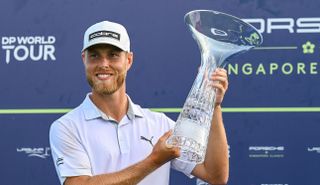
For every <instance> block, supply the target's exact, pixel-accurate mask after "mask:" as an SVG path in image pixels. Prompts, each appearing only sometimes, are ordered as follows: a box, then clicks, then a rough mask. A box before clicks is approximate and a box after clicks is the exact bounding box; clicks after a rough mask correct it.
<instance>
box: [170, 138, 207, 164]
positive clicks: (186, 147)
mask: <svg viewBox="0 0 320 185" xmlns="http://www.w3.org/2000/svg"><path fill="white" fill-rule="evenodd" d="M168 144H171V145H173V146H175V147H179V148H180V157H179V158H178V160H181V161H186V162H195V163H202V162H203V161H204V156H205V151H206V147H205V146H203V145H201V144H200V143H198V142H196V141H195V140H194V139H191V138H186V137H183V136H172V137H171V138H170V139H169V140H168Z"/></svg>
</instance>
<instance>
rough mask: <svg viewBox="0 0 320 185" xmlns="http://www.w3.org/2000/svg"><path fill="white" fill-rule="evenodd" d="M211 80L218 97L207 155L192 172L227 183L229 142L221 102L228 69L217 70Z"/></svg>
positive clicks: (226, 86)
mask: <svg viewBox="0 0 320 185" xmlns="http://www.w3.org/2000/svg"><path fill="white" fill-rule="evenodd" d="M211 80H212V81H213V84H212V87H214V88H215V89H216V99H215V105H214V112H213V118H212V123H211V129H210V133H209V139H208V146H207V151H206V157H205V160H204V162H203V163H202V164H198V165H196V167H195V168H194V170H193V171H192V174H193V175H194V176H196V177H198V178H200V179H203V180H205V181H207V182H209V183H210V184H213V185H223V184H226V183H227V181H228V177H229V157H228V156H229V155H228V143H227V137H226V132H225V128H224V125H223V120H222V111H221V102H222V100H223V97H224V94H225V92H226V90H227V88H228V79H227V73H226V71H225V70H224V69H218V70H216V71H215V72H214V73H213V75H212V77H211Z"/></svg>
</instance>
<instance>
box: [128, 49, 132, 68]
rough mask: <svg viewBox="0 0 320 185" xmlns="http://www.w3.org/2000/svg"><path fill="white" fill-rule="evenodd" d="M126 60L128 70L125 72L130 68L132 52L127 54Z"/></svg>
mask: <svg viewBox="0 0 320 185" xmlns="http://www.w3.org/2000/svg"><path fill="white" fill-rule="evenodd" d="M127 60H128V68H127V70H129V69H130V68H131V66H132V63H133V53H132V52H128V53H127Z"/></svg>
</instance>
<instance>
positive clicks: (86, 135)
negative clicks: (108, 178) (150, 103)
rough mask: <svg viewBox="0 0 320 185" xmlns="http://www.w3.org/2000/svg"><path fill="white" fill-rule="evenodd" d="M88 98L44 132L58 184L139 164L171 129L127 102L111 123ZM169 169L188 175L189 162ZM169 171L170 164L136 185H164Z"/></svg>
mask: <svg viewBox="0 0 320 185" xmlns="http://www.w3.org/2000/svg"><path fill="white" fill-rule="evenodd" d="M89 95H90V94H88V95H87V97H86V98H85V100H84V101H83V103H82V104H81V105H80V106H78V107H77V108H75V109H73V110H72V111H70V112H68V113H67V114H65V115H64V116H62V117H61V118H59V119H58V120H56V121H55V122H54V123H53V124H52V125H51V128H50V145H51V151H52V157H53V160H54V164H55V167H56V170H57V173H58V176H59V179H60V182H61V184H63V182H64V180H65V178H66V177H70V176H80V175H89V176H94V175H100V174H105V173H111V172H117V171H120V170H122V169H124V168H126V167H128V166H130V165H132V164H135V163H137V162H139V161H141V160H143V159H145V158H146V157H147V156H148V155H149V154H150V153H151V152H152V148H153V145H154V144H156V143H157V141H158V139H159V138H160V137H161V136H162V135H163V134H164V133H165V132H166V131H168V130H169V129H171V128H173V126H174V121H172V120H171V119H170V118H168V117H167V116H165V115H164V114H163V113H156V112H151V111H150V110H148V109H142V108H141V107H140V106H139V105H136V104H134V103H133V102H132V101H131V100H130V98H129V97H128V100H129V109H128V112H127V115H126V116H124V117H123V119H122V120H121V121H120V122H119V123H117V122H116V121H115V120H114V119H112V118H110V117H108V116H107V115H105V114H103V113H102V112H101V111H100V110H99V109H98V108H97V107H96V106H95V105H94V104H93V102H92V101H91V99H90V98H89ZM171 166H172V167H173V168H174V169H177V170H179V171H182V172H183V173H185V174H186V175H188V176H191V175H190V174H191V171H192V170H193V168H194V167H195V163H184V162H181V161H178V160H173V161H172V162H171ZM169 172H170V162H168V163H166V164H164V165H163V166H161V167H160V168H158V169H157V170H155V171H154V172H153V173H151V174H149V175H148V176H146V177H145V178H144V179H143V180H142V181H141V182H140V183H139V185H150V184H152V185H167V184H169V174H170V173H169Z"/></svg>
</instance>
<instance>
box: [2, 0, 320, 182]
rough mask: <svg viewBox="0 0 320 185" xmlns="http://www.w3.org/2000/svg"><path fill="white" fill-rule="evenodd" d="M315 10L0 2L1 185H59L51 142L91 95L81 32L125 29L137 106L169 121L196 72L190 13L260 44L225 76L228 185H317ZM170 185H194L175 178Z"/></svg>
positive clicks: (142, 0) (202, 1) (292, 5)
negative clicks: (58, 126)
mask: <svg viewBox="0 0 320 185" xmlns="http://www.w3.org/2000/svg"><path fill="white" fill-rule="evenodd" d="M319 8H320V2H319V1H318V0H308V1H304V0H291V1H285V0H284V1H278V0H260V1H259V0H229V1H213V0H183V1H182V0H175V1H170V0H162V1H150V0H130V1H129V0H108V1H102V0H91V1H84V0H78V1H71V0H46V1H36V0H3V1H2V2H1V3H0V24H1V26H0V38H1V43H0V44H1V48H0V84H1V88H0V147H1V152H0V156H1V162H0V164H1V172H0V177H1V184H3V185H56V184H58V178H57V177H56V173H55V170H54V166H53V162H52V159H51V155H50V147H49V141H48V130H49V126H50V124H51V123H52V122H53V121H54V120H55V119H57V118H58V117H60V116H61V115H63V114H64V113H66V112H67V111H69V110H70V109H72V108H74V107H76V106H77V105H78V104H80V103H81V102H82V100H83V98H84V97H85V95H86V93H87V92H89V90H90V89H89V87H88V85H87V82H86V80H85V75H84V68H83V64H82V62H81V53H80V51H81V48H82V37H83V33H84V31H85V29H86V28H87V27H88V26H90V25H92V24H93V23H96V22H98V21H102V20H111V21H116V22H120V23H122V24H124V25H125V26H126V27H127V29H128V32H129V35H130V36H131V42H132V50H133V52H134V65H133V67H132V68H131V71H130V72H129V74H128V80H127V84H128V87H127V88H128V94H129V95H130V96H131V98H132V99H133V100H134V102H136V103H139V104H140V105H142V106H144V107H148V108H160V111H163V112H166V114H167V115H168V116H170V117H171V118H173V119H176V118H177V116H178V113H179V108H181V107H182V105H183V103H184V101H185V98H186V96H187V94H188V92H189V90H190V88H191V86H192V83H193V80H194V79H195V76H196V73H197V68H198V66H199V65H200V52H199V49H198V47H197V44H196V43H195V41H194V40H193V39H192V37H191V34H190V33H189V31H188V29H187V27H186V25H185V24H184V21H183V17H184V15H185V14H186V13H187V12H189V11H191V10H195V9H211V10H216V11H221V12H225V13H228V14H232V15H234V16H237V17H240V18H243V19H244V20H245V21H247V22H250V23H252V24H253V25H255V26H256V27H257V29H259V30H260V32H261V33H262V35H263V36H264V43H263V45H262V46H261V47H259V48H256V49H254V50H251V51H250V52H247V53H245V54H241V55H238V56H236V57H233V58H232V59H230V64H229V65H228V66H227V67H226V68H227V70H228V72H229V80H230V87H229V90H228V92H227V94H226V97H225V100H224V103H223V107H224V109H223V111H224V122H225V127H226V129H227V134H228V141H229V145H230V180H229V184H230V185H275V184H277V185H318V184H320V177H319V175H318V173H319V171H320V143H319V141H320V134H319V130H320V124H319V122H320V116H319V115H320V114H319V112H320V98H319V94H320V87H319V72H320V64H319V61H320V59H319V55H320V52H319V50H320V34H319V33H320V15H319ZM166 108H178V109H166ZM170 110H171V111H170ZM170 181H171V183H170V184H174V185H176V184H177V185H192V184H195V179H192V180H190V179H188V178H187V177H185V176H184V175H182V174H180V173H179V172H174V171H173V172H172V176H171V180H170Z"/></svg>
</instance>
